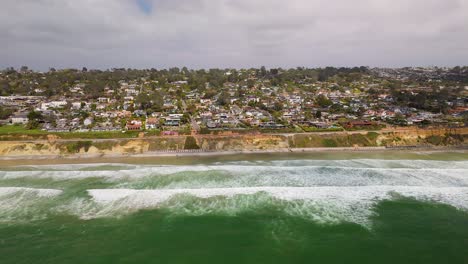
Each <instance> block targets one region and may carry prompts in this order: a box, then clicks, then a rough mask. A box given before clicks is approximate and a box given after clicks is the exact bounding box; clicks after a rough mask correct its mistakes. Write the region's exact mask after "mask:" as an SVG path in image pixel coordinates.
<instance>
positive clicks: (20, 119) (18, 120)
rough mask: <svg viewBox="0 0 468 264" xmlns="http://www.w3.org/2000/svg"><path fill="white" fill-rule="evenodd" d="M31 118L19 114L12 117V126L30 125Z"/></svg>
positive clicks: (24, 114)
mask: <svg viewBox="0 0 468 264" xmlns="http://www.w3.org/2000/svg"><path fill="white" fill-rule="evenodd" d="M28 121H29V118H28V115H27V114H26V113H18V114H15V115H13V116H12V117H11V123H12V124H26V123H28Z"/></svg>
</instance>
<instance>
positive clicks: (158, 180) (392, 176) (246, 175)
mask: <svg viewBox="0 0 468 264" xmlns="http://www.w3.org/2000/svg"><path fill="white" fill-rule="evenodd" d="M22 178H31V179H37V178H42V179H51V180H58V181H63V180H73V179H86V178H102V179H104V180H105V181H108V182H114V183H116V184H117V185H118V187H119V188H139V189H151V188H167V189H171V188H172V189H174V188H203V187H210V188H216V187H218V188H221V187H258V186H276V187H281V186H291V187H312V186H368V185H393V186H398V185H408V186H435V187H450V186H458V187H460V186H467V187H468V169H464V168H457V167H453V168H450V169H448V168H444V169H436V168H357V167H327V166H258V165H257V166H236V165H213V166H144V167H138V168H136V169H129V170H117V171H114V170H100V171H84V170H78V171H1V172H0V180H12V179H22Z"/></svg>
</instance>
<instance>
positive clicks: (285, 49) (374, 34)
mask: <svg viewBox="0 0 468 264" xmlns="http://www.w3.org/2000/svg"><path fill="white" fill-rule="evenodd" d="M0 7H1V8H0V43H1V47H0V68H5V67H8V66H14V67H20V66H21V65H28V66H29V67H30V68H34V69H40V70H45V69H48V68H49V67H56V68H64V67H73V68H81V67H83V66H86V67H88V68H101V69H106V68H112V67H132V68H152V67H154V68H167V67H173V66H178V67H182V66H188V67H190V68H210V67H220V68H225V67H236V68H241V67H257V66H261V65H265V66H267V67H296V66H307V67H317V66H361V65H365V66H431V65H438V66H454V65H467V64H468V0H2V1H1V5H0Z"/></svg>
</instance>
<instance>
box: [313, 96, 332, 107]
mask: <svg viewBox="0 0 468 264" xmlns="http://www.w3.org/2000/svg"><path fill="white" fill-rule="evenodd" d="M315 101H316V103H317V104H318V105H319V106H320V107H324V108H325V107H329V106H331V105H332V104H333V102H332V101H331V100H330V99H328V98H327V97H326V96H325V95H323V94H321V95H319V96H317V98H316V99H315Z"/></svg>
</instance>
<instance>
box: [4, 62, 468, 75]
mask: <svg viewBox="0 0 468 264" xmlns="http://www.w3.org/2000/svg"><path fill="white" fill-rule="evenodd" d="M22 67H27V70H28V71H32V72H36V73H41V72H42V73H47V72H51V71H54V70H55V71H67V70H73V71H83V69H85V68H86V71H114V70H138V71H146V70H156V71H162V70H170V69H174V68H177V69H179V70H182V69H184V68H187V70H189V71H200V70H204V71H209V70H222V71H229V70H236V71H241V70H258V69H261V68H262V67H265V66H258V67H248V68H220V67H210V68H190V67H187V66H173V67H165V68H163V67H157V68H156V67H148V68H127V67H110V68H89V67H87V66H80V67H72V68H68V67H67V68H59V67H53V66H52V67H48V68H47V69H45V70H40V69H34V68H31V67H29V66H27V65H22V66H19V67H13V66H8V67H4V68H0V72H2V71H7V70H9V69H11V68H13V69H14V70H15V71H21V68H22ZM362 67H364V68H367V69H395V70H396V69H407V68H410V69H411V68H421V69H430V68H437V69H453V68H456V67H460V68H466V67H468V64H467V65H454V66H438V65H428V66H401V67H379V66H375V67H371V66H364V65H361V66H331V65H330V66H317V67H307V66H295V67H265V69H266V70H273V69H277V70H286V71H287V70H295V69H301V68H302V69H307V70H320V69H326V68H335V69H353V68H362Z"/></svg>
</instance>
